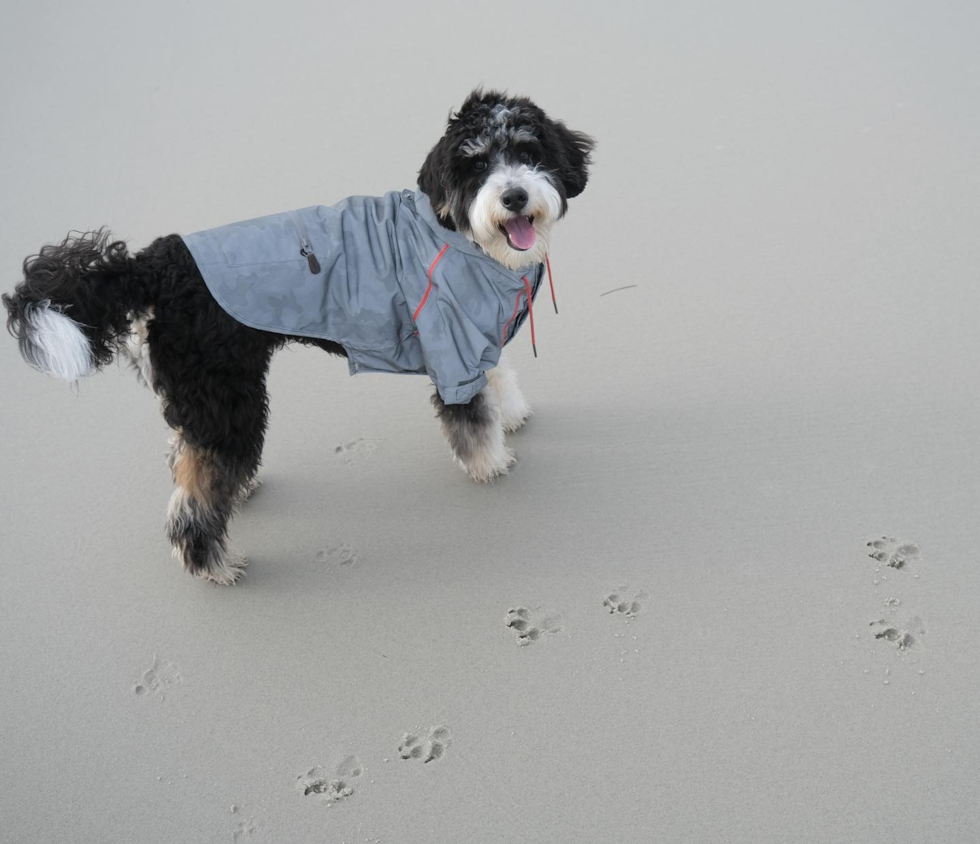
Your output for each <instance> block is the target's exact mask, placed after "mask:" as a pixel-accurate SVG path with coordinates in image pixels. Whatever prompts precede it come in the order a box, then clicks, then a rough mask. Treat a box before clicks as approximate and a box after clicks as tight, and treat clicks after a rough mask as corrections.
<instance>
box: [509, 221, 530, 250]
mask: <svg viewBox="0 0 980 844" xmlns="http://www.w3.org/2000/svg"><path fill="white" fill-rule="evenodd" d="M504 228H505V229H507V237H509V238H510V242H511V245H512V246H516V247H517V248H518V249H530V248H531V247H532V246H534V241H535V240H536V239H537V234H536V233H535V231H534V226H532V225H531V221H530V220H529V219H528V218H527V217H514V218H513V219H511V220H508V221H507V222H506V223H504Z"/></svg>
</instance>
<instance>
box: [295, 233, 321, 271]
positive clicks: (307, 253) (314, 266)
mask: <svg viewBox="0 0 980 844" xmlns="http://www.w3.org/2000/svg"><path fill="white" fill-rule="evenodd" d="M299 254H300V255H302V256H303V257H304V258H306V263H307V264H309V265H310V272H311V273H313V275H317V274H319V272H320V262H319V261H318V260H317V259H316V255H314V254H313V245H312V244H311V243H310V242H309V241H308V240H304V241H303V246H302V248H301V249H300V250H299Z"/></svg>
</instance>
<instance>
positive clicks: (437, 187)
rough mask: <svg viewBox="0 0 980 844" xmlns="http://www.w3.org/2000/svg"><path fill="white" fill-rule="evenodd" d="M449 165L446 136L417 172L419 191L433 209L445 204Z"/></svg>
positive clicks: (447, 138)
mask: <svg viewBox="0 0 980 844" xmlns="http://www.w3.org/2000/svg"><path fill="white" fill-rule="evenodd" d="M450 164H451V160H450V142H449V135H448V134H446V135H444V136H443V137H442V138H441V139H440V141H439V143H437V144H436V145H435V146H434V147H433V148H432V149H431V150H430V151H429V154H428V155H427V156H426V158H425V163H424V164H423V165H422V169H421V170H419V189H420V190H421V191H422V193H424V194H425V195H426V196H428V197H429V202H431V203H432V207H433V208H442V207H444V206H445V204H446V185H447V184H448V183H449V178H450V175H451V173H450ZM437 213H438V212H437Z"/></svg>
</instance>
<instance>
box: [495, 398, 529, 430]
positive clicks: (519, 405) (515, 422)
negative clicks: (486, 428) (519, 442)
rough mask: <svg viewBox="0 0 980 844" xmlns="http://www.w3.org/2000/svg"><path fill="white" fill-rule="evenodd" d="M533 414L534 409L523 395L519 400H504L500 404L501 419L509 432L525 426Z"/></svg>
mask: <svg viewBox="0 0 980 844" xmlns="http://www.w3.org/2000/svg"><path fill="white" fill-rule="evenodd" d="M532 414H533V411H532V410H531V408H530V406H529V405H528V403H527V402H526V401H524V398H523V397H521V398H520V400H519V401H517V400H515V401H511V402H502V403H501V405H500V421H501V424H503V426H504V431H505V432H506V433H508V434H513V433H514V432H515V431H519V430H520V429H521V428H523V427H524V424H525V423H526V422H527V420H528V419H530V418H531V416H532Z"/></svg>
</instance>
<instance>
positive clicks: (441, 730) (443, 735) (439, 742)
mask: <svg viewBox="0 0 980 844" xmlns="http://www.w3.org/2000/svg"><path fill="white" fill-rule="evenodd" d="M452 742H453V737H452V735H451V734H450V732H449V728H448V727H433V728H432V729H431V730H429V735H428V737H427V738H424V739H423V738H421V737H420V736H419V735H418V734H416V733H405V735H404V736H403V737H402V741H401V744H399V745H398V755H399V756H401V758H402V759H421V760H422V761H423V762H432V761H434V760H435V759H439V758H440V757H441V756H442V754H443V753H445V752H446V748H447V747H449V745H450V744H452Z"/></svg>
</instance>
